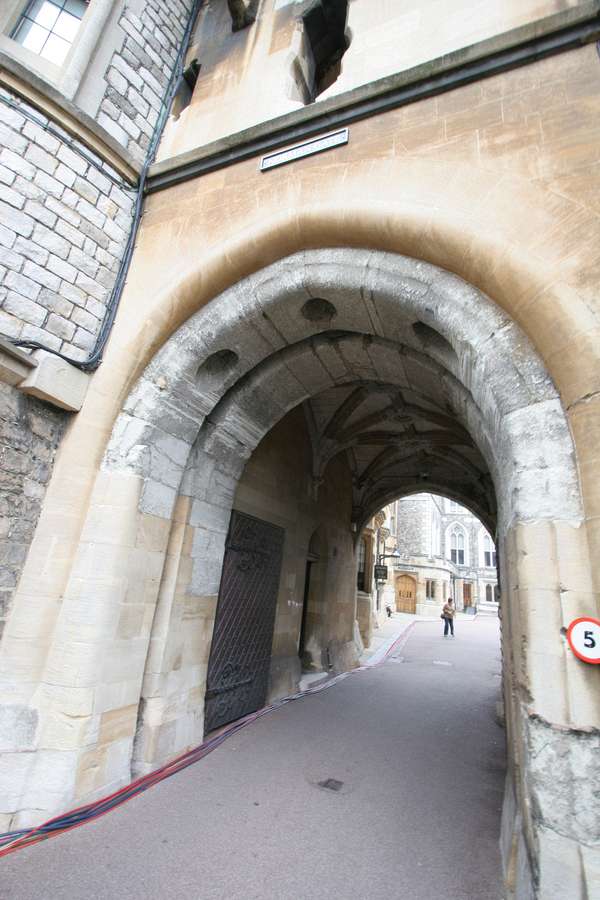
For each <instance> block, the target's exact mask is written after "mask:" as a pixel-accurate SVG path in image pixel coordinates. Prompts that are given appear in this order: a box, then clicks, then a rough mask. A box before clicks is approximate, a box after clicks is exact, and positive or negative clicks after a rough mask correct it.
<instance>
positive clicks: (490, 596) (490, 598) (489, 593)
mask: <svg viewBox="0 0 600 900" xmlns="http://www.w3.org/2000/svg"><path fill="white" fill-rule="evenodd" d="M485 599H486V602H487V603H493V602H494V588H493V587H492V585H491V584H486V586H485Z"/></svg>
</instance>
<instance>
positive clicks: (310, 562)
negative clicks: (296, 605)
mask: <svg viewBox="0 0 600 900" xmlns="http://www.w3.org/2000/svg"><path fill="white" fill-rule="evenodd" d="M312 565H313V560H312V559H307V561H306V575H305V578H304V599H303V601H302V622H301V624H300V642H299V644H298V655H299V657H300V662H301V663H302V668H303V669H304V668H306V667H307V661H306V660H305V659H304V656H305V650H306V632H307V629H306V623H307V620H308V597H309V594H310V570H311V569H312Z"/></svg>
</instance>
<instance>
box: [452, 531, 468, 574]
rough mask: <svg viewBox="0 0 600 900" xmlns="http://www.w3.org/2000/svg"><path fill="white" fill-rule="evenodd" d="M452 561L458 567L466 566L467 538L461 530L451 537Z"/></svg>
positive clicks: (454, 532) (453, 533)
mask: <svg viewBox="0 0 600 900" xmlns="http://www.w3.org/2000/svg"><path fill="white" fill-rule="evenodd" d="M450 559H451V560H452V562H453V563H456V565H457V566H464V564H465V536H464V534H463V532H462V531H461V530H460V529H459V528H456V529H455V530H454V531H453V532H452V534H451V535H450Z"/></svg>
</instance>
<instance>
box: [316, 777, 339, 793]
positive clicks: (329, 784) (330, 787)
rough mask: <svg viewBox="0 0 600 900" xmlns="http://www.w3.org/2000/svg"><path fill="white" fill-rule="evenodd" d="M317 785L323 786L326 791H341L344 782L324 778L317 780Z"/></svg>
mask: <svg viewBox="0 0 600 900" xmlns="http://www.w3.org/2000/svg"><path fill="white" fill-rule="evenodd" d="M318 785H319V787H322V788H325V790H326V791H341V789H342V788H343V787H344V782H343V781H337V779H335V778H326V779H325V781H319V782H318Z"/></svg>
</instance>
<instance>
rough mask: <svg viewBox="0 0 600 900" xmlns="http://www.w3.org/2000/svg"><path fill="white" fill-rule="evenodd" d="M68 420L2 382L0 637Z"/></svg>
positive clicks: (0, 416) (0, 390)
mask: <svg viewBox="0 0 600 900" xmlns="http://www.w3.org/2000/svg"><path fill="white" fill-rule="evenodd" d="M66 418H67V414H66V413H63V412H62V411H60V410H57V409H52V408H51V407H49V406H48V405H47V404H44V403H41V402H40V401H39V400H36V399H34V398H33V397H27V396H25V395H24V394H21V393H20V392H19V391H17V390H15V389H14V388H13V387H11V386H10V385H8V384H2V382H0V459H1V460H2V464H1V468H0V559H1V560H2V563H1V566H0V636H1V634H2V630H3V628H4V623H5V621H6V617H7V615H8V612H9V608H10V604H11V600H12V596H13V593H14V589H15V587H16V585H17V582H18V580H19V576H20V574H21V569H22V566H23V563H24V561H25V557H26V555H27V550H28V549H29V544H30V542H31V539H32V537H33V533H34V531H35V526H36V524H37V520H38V516H39V514H40V509H41V505H42V502H43V499H44V494H45V491H46V485H47V484H48V481H49V479H50V473H51V471H52V463H53V461H54V454H55V452H56V448H57V446H58V444H59V441H60V439H61V437H62V434H63V431H64V427H65V420H66Z"/></svg>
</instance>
